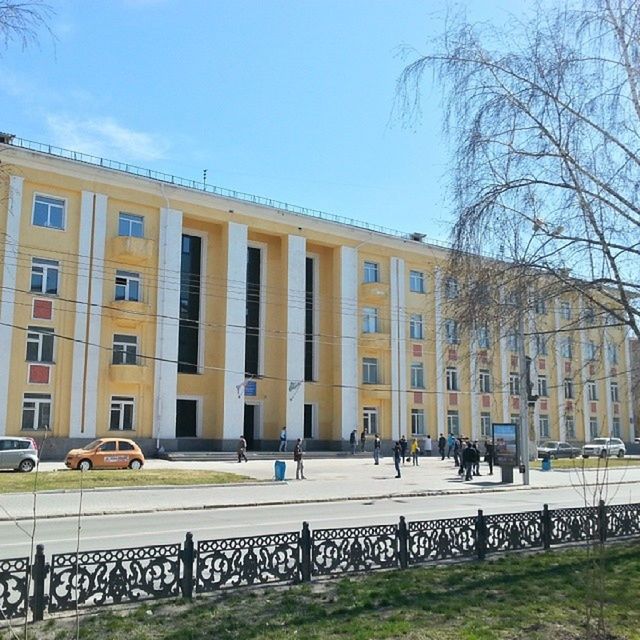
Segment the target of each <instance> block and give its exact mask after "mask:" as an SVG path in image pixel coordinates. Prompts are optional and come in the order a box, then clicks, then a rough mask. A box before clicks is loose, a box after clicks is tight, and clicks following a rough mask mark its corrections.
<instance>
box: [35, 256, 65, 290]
mask: <svg viewBox="0 0 640 640" xmlns="http://www.w3.org/2000/svg"><path fill="white" fill-rule="evenodd" d="M59 270H60V268H59V266H58V261H57V260H45V259H44V258H33V259H32V261H31V292H32V293H48V294H50V295H57V294H58V274H59Z"/></svg>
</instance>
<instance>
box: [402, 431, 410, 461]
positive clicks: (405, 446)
mask: <svg viewBox="0 0 640 640" xmlns="http://www.w3.org/2000/svg"><path fill="white" fill-rule="evenodd" d="M408 448H409V443H408V442H407V439H406V438H405V437H404V436H402V438H400V450H401V451H402V464H404V463H405V462H406V460H407V449H408Z"/></svg>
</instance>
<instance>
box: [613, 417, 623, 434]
mask: <svg viewBox="0 0 640 640" xmlns="http://www.w3.org/2000/svg"><path fill="white" fill-rule="evenodd" d="M611 435H612V436H613V437H614V438H620V437H621V436H620V418H613V420H612V422H611Z"/></svg>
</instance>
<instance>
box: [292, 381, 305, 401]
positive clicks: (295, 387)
mask: <svg viewBox="0 0 640 640" xmlns="http://www.w3.org/2000/svg"><path fill="white" fill-rule="evenodd" d="M303 382H304V380H299V381H298V382H293V380H292V381H291V382H290V383H289V402H291V401H292V400H293V399H294V398H295V397H296V394H297V393H298V389H300V387H301V386H302V383H303Z"/></svg>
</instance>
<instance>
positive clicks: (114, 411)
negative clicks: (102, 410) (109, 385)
mask: <svg viewBox="0 0 640 640" xmlns="http://www.w3.org/2000/svg"><path fill="white" fill-rule="evenodd" d="M135 405H136V401H135V398H129V397H125V396H113V397H112V398H111V417H110V420H109V429H110V430H112V431H132V430H133V418H134V409H135Z"/></svg>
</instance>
